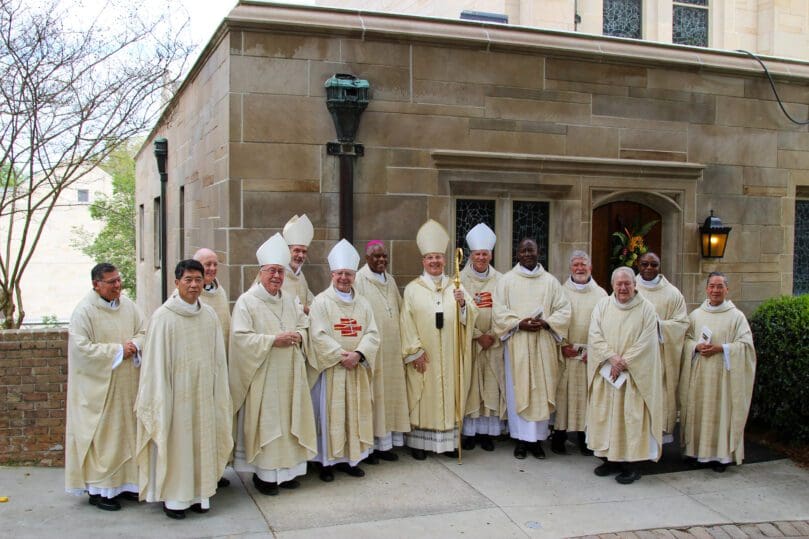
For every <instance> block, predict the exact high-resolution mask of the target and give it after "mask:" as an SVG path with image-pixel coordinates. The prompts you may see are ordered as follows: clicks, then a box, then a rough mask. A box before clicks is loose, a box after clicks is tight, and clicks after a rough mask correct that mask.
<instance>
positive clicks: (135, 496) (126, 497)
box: [115, 490, 140, 502]
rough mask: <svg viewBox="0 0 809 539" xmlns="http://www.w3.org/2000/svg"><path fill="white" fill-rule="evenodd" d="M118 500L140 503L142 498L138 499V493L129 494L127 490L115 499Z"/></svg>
mask: <svg viewBox="0 0 809 539" xmlns="http://www.w3.org/2000/svg"><path fill="white" fill-rule="evenodd" d="M115 499H116V500H127V501H129V502H139V501H140V498H139V497H138V493H137V492H129V491H128V490H125V491H124V492H122V493H120V494H119V495H117V496H116V497H115Z"/></svg>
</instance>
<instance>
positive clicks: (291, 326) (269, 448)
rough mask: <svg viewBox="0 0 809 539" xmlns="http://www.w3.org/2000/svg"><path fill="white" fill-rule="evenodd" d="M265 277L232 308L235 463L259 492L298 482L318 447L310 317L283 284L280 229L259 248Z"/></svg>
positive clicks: (272, 491)
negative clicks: (308, 347)
mask: <svg viewBox="0 0 809 539" xmlns="http://www.w3.org/2000/svg"><path fill="white" fill-rule="evenodd" d="M256 258H257V259H258V264H259V266H260V267H261V269H260V270H259V282H258V283H255V284H253V286H252V287H250V289H249V290H248V291H247V292H245V293H244V294H242V295H241V296H240V297H239V299H238V300H237V301H236V305H235V307H234V308H233V326H232V328H233V331H232V333H231V336H230V361H229V363H228V367H229V374H230V393H231V396H232V398H233V407H234V409H235V410H239V421H238V429H237V443H236V456H235V462H234V468H235V469H236V471H238V472H249V473H252V474H253V485H254V486H255V487H256V490H258V491H259V492H260V493H262V494H265V495H268V496H274V495H277V494H278V492H279V490H278V487H279V486H280V487H281V488H285V489H294V488H297V487H298V486H299V482H298V480H297V479H295V478H296V477H298V476H301V475H305V474H306V462H307V461H308V460H309V459H311V458H312V457H314V456H315V455H316V454H317V438H316V434H315V417H314V414H313V410H312V398H311V396H310V394H309V383H308V379H307V373H306V357H305V356H304V349H303V346H304V343H305V342H306V340H307V337H308V328H309V320H308V318H307V317H306V315H305V314H303V308H302V307H301V306H300V304H298V303H297V302H296V301H295V298H294V297H293V296H292V295H291V294H289V293H284V292H283V291H282V289H281V288H282V285H283V283H284V273H285V268H286V267H287V264H288V263H289V247H288V246H287V243H286V241H284V238H283V237H282V236H281V234H275V235H274V236H273V237H271V238H270V239H268V240H267V241H266V242H264V244H263V245H262V246H261V247H259V249H258V251H257V252H256Z"/></svg>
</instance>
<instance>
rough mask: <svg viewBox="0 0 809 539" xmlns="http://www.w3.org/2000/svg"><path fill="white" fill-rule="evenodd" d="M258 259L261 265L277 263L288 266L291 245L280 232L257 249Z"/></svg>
mask: <svg viewBox="0 0 809 539" xmlns="http://www.w3.org/2000/svg"><path fill="white" fill-rule="evenodd" d="M256 259H257V260H258V265H259V266H266V265H267V264H277V265H279V266H284V267H286V266H287V265H289V259H290V255H289V246H288V245H287V242H286V240H285V239H284V237H283V236H282V235H281V234H279V233H278V232H276V233H275V235H273V237H271V238H270V239H268V240H267V241H265V242H264V243H263V244H262V245H261V247H259V248H258V251H256Z"/></svg>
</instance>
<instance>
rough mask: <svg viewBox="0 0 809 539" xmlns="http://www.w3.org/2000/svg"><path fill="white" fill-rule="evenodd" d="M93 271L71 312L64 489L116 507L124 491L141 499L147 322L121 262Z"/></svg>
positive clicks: (103, 505) (102, 506)
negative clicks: (127, 288) (139, 439)
mask: <svg viewBox="0 0 809 539" xmlns="http://www.w3.org/2000/svg"><path fill="white" fill-rule="evenodd" d="M90 276H91V278H92V282H93V289H92V290H91V291H90V292H88V293H87V295H86V296H85V297H84V299H82V300H81V302H80V303H79V304H78V306H77V307H76V309H75V310H74V311H73V314H72V315H71V317H70V333H69V337H68V339H69V340H68V356H67V357H68V358H67V364H68V374H67V379H68V382H67V428H66V440H65V489H66V490H67V492H69V493H71V494H77V495H80V494H83V493H85V492H87V493H88V494H89V495H90V504H92V505H94V506H96V507H98V508H99V509H103V510H105V511H117V510H119V509H120V508H121V504H120V502H119V499H120V498H126V499H130V500H131V499H134V500H137V493H138V468H137V464H136V462H135V459H134V458H133V455H134V454H135V435H136V423H135V414H134V413H133V412H132V407H133V405H134V403H135V396H136V395H137V392H138V367H139V366H140V349H141V346H142V343H143V334H144V329H145V328H144V320H143V314H142V313H141V311H140V309H138V307H137V305H135V304H134V303H133V302H132V301H130V300H129V299H128V298H127V297H125V296H121V276H120V275H119V274H118V270H117V269H116V268H115V266H113V265H112V264H108V263H106V262H104V263H101V264H98V265H96V266H95V267H94V268H93V269H92V271H91V272H90Z"/></svg>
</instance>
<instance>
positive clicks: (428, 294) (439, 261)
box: [401, 219, 478, 460]
mask: <svg viewBox="0 0 809 539" xmlns="http://www.w3.org/2000/svg"><path fill="white" fill-rule="evenodd" d="M416 243H417V244H418V247H419V251H420V252H421V255H422V260H421V264H422V267H423V268H424V273H423V274H422V275H421V276H420V277H417V278H416V279H413V280H412V281H411V282H410V283H408V285H407V287H405V291H404V298H403V300H402V313H401V327H402V355H403V356H404V360H405V363H406V364H407V367H406V368H405V373H406V377H407V396H408V404H409V407H410V427H411V431H410V433H409V434H408V435H406V436H405V443H406V444H407V446H408V447H410V448H411V452H412V455H413V458H415V459H416V460H424V459H426V458H427V453H426V452H427V451H432V452H434V453H447V454H448V455H449V456H455V455H457V453H456V450H457V447H458V439H457V438H458V436H459V434H460V433H459V432H458V426H457V423H458V420H459V419H462V416H463V412H464V410H456V405H455V396H456V395H455V390H456V386H457V384H458V381H457V379H458V370H457V369H458V367H459V366H456V365H455V351H456V347H457V348H459V350H462V351H463V358H464V360H465V363H464V365H462V369H461V372H462V373H463V377H462V380H461V383H460V387H459V388H458V389H459V393H460V397H461V401H460V402H461V407H463V404H464V403H465V402H466V393H467V391H468V389H469V380H470V377H471V374H472V369H471V366H472V364H471V354H472V328H473V327H474V325H475V321H476V319H477V312H478V308H477V307H476V306H475V304H474V302H473V301H472V297H471V296H470V295H469V294H468V293H467V292H465V291H464V289H463V286H461V287H459V288H457V289H456V288H455V287H454V285H453V284H452V281H451V280H450V279H449V277H447V276H446V275H444V266H445V264H446V258H445V255H444V253H445V252H446V250H447V245H448V244H449V234H447V231H446V230H445V229H444V227H443V226H441V225H440V224H439V223H438V222H436V221H434V220H432V219H430V220H429V221H427V222H426V223H424V224H423V225H422V226H421V228H420V229H419V231H418V234H417V235H416ZM456 304H457V305H458V307H459V309H458V310H459V311H460V319H457V318H456ZM456 319H457V320H458V321H459V322H460V324H461V342H456V340H455V323H456ZM459 416H460V417H459Z"/></svg>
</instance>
